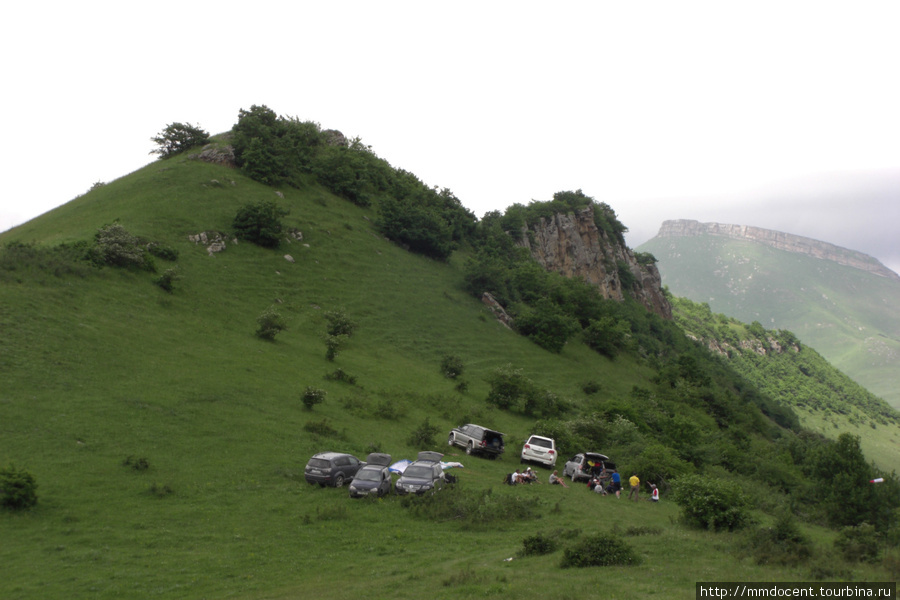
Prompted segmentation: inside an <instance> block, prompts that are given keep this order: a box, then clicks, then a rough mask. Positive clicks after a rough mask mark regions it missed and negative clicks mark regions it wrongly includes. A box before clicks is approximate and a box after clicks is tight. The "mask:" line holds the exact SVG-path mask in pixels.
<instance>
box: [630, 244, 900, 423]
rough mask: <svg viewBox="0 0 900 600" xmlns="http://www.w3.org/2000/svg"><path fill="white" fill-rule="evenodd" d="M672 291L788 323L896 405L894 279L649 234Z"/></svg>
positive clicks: (899, 293) (753, 247) (899, 350)
mask: <svg viewBox="0 0 900 600" xmlns="http://www.w3.org/2000/svg"><path fill="white" fill-rule="evenodd" d="M639 250H641V251H644V252H650V253H652V254H653V255H654V256H656V258H657V259H658V261H659V263H658V265H657V266H658V267H659V271H660V273H661V274H662V277H663V283H664V284H665V285H666V286H668V288H669V289H670V290H671V291H672V293H673V294H674V295H676V296H683V297H685V298H690V299H691V300H694V301H695V302H705V303H708V304H709V306H710V308H711V309H712V310H713V311H714V312H717V313H722V314H726V315H728V316H731V317H734V318H736V319H739V320H741V321H743V322H745V323H752V322H753V321H758V322H759V323H761V324H762V325H763V326H764V327H766V328H769V329H788V330H790V331H792V332H794V333H795V334H797V335H798V336H799V337H800V339H802V340H803V341H804V343H806V344H808V345H811V346H813V347H814V348H816V350H818V351H819V352H820V353H821V354H822V355H823V356H825V357H826V358H827V359H828V360H829V361H830V362H831V363H832V364H833V365H834V366H835V367H837V368H838V369H840V370H841V371H843V372H845V373H847V374H848V375H850V376H851V377H853V379H855V380H856V381H858V382H859V383H860V384H861V385H863V386H864V387H866V389H868V390H870V391H871V392H872V393H874V394H876V395H877V396H880V397H881V398H884V399H885V400H886V401H887V402H888V403H889V404H891V405H892V406H894V407H895V408H900V390H898V389H897V385H896V383H897V372H898V369H900V319H898V318H897V311H896V306H898V304H900V283H898V282H897V281H895V280H891V279H887V278H884V277H879V276H876V275H873V274H871V273H867V272H864V271H861V270H858V269H854V268H851V267H847V266H842V265H839V264H836V263H833V262H830V261H827V260H820V259H817V258H812V257H810V256H806V255H801V254H794V253H790V252H786V251H782V250H777V249H774V248H770V247H768V246H765V245H763V244H759V243H754V242H750V241H740V240H734V239H727V238H723V237H716V236H712V235H700V236H696V237H667V238H653V239H651V240H649V241H648V242H646V243H644V244H642V245H641V246H640V248H639Z"/></svg>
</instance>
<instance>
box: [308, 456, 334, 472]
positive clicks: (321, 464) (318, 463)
mask: <svg viewBox="0 0 900 600" xmlns="http://www.w3.org/2000/svg"><path fill="white" fill-rule="evenodd" d="M309 466H311V467H315V468H317V469H330V468H331V463H330V462H328V461H327V460H325V459H324V458H311V459H309Z"/></svg>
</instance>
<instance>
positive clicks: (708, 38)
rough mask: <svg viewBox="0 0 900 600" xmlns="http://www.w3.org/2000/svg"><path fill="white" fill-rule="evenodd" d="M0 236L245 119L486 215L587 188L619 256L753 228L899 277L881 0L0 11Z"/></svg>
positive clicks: (49, 6)
mask: <svg viewBox="0 0 900 600" xmlns="http://www.w3.org/2000/svg"><path fill="white" fill-rule="evenodd" d="M3 13H4V18H3V19H2V25H0V33H2V35H0V51H2V56H3V58H2V60H3V67H4V68H3V79H4V90H5V91H4V93H3V94H2V97H0V107H2V109H3V110H2V114H3V115H4V116H5V118H6V123H5V125H6V127H5V128H4V129H5V136H4V143H2V144H0V165H2V167H0V168H2V178H3V188H2V189H3V197H2V198H0V230H2V229H6V228H8V227H11V226H13V225H15V224H17V223H20V222H23V221H25V220H28V219H31V218H33V217H34V216H36V215H38V214H41V213H43V212H46V211H47V210H50V209H52V208H53V207H55V206H58V205H60V204H63V203H65V202H67V201H69V200H71V199H72V198H74V197H75V196H77V195H79V194H82V193H84V192H86V191H87V190H88V189H89V188H90V186H91V185H92V184H93V183H94V182H96V181H110V180H112V179H115V178H118V177H121V176H123V175H126V174H128V173H129V172H131V171H134V170H136V169H138V168H140V167H142V166H143V165H145V164H147V163H148V162H150V161H152V160H153V157H152V156H150V155H149V154H148V153H149V152H150V150H152V149H153V148H154V145H153V144H152V142H150V138H151V137H152V136H154V135H156V134H157V133H158V132H160V131H161V130H162V129H163V128H164V127H165V126H166V125H167V124H169V123H172V122H174V121H182V122H191V123H193V124H195V125H200V126H201V127H203V128H204V129H206V130H207V131H209V132H210V133H220V132H223V131H226V130H228V129H230V128H231V126H232V125H233V124H234V123H235V121H236V120H237V115H238V111H239V109H241V108H245V109H247V108H250V106H251V105H253V104H265V105H267V106H269V107H270V108H272V109H273V110H275V111H276V112H277V113H279V114H282V115H290V116H296V117H298V118H300V119H303V120H312V121H316V122H319V123H320V124H321V125H322V126H323V127H325V128H335V129H340V130H341V131H343V132H344V133H345V134H346V135H348V136H357V135H358V136H360V137H362V139H363V141H364V142H366V143H368V144H371V145H372V147H373V149H374V150H375V152H376V153H378V155H379V156H382V157H383V158H385V159H387V160H388V161H390V162H391V164H393V165H394V166H396V167H401V168H404V169H406V170H408V171H411V172H413V173H415V174H416V175H417V176H419V177H420V178H421V179H422V180H423V181H425V182H426V183H428V184H430V185H439V186H441V187H449V188H450V189H451V190H453V191H454V193H455V194H456V195H457V196H458V197H459V198H460V199H461V200H462V202H463V204H465V205H466V206H467V207H468V208H470V209H471V210H472V211H473V212H475V213H476V214H477V215H478V216H479V217H480V216H482V215H483V214H484V213H485V212H487V211H489V210H503V209H504V208H506V207H507V206H509V205H510V204H513V203H516V202H520V203H528V202H529V201H530V200H532V199H536V200H546V199H549V198H550V197H551V196H552V194H553V193H554V192H556V191H559V190H566V189H578V188H580V189H582V190H583V191H584V192H585V193H586V194H588V195H590V196H593V197H594V198H596V199H597V200H601V201H604V202H607V203H608V204H610V205H611V206H612V207H613V208H614V209H615V210H616V212H617V213H618V215H619V218H620V220H621V221H622V222H623V223H624V224H625V225H626V226H627V227H628V228H629V229H630V230H631V231H630V233H629V235H628V237H627V240H628V242H629V244H630V245H632V246H636V245H639V244H640V243H642V242H643V241H646V240H647V239H649V238H650V237H652V236H653V235H654V234H655V233H656V231H657V230H658V228H659V225H660V223H661V222H662V221H663V220H665V219H677V218H684V219H697V220H700V221H718V222H725V223H739V224H744V225H753V226H759V227H767V228H771V229H777V230H780V231H786V232H789V233H794V234H797V235H805V236H809V237H813V238H817V239H822V240H824V241H827V242H831V243H835V244H838V245H841V246H845V247H848V248H851V249H854V250H859V251H862V252H866V253H867V254H871V255H873V256H875V257H876V258H878V259H879V260H881V261H882V262H884V263H885V264H886V265H887V266H889V267H891V268H892V269H894V270H895V271H898V270H900V244H898V243H897V242H896V241H895V240H896V239H897V235H896V233H895V231H894V230H895V228H896V223H897V222H898V217H900V215H898V210H900V209H898V206H900V144H898V143H897V140H900V110H898V108H897V107H898V106H900V84H898V83H897V76H896V73H897V70H898V65H897V63H898V57H900V36H898V35H896V27H895V25H896V23H897V22H898V17H900V5H898V4H897V3H896V2H893V1H890V2H887V1H886V2H861V3H853V4H849V3H841V4H837V3H828V2H824V3H823V2H790V1H787V2H756V3H752V4H749V3H747V4H736V3H724V2H677V3H673V2H644V3H640V4H635V3H613V2H567V3H556V4H551V3H537V2H491V3H487V2H465V1H462V2H454V3H441V4H438V3H424V2H408V1H398V2H389V3H374V2H356V1H353V2H329V3H324V2H319V3H312V2H292V3H288V2H268V1H266V0H261V1H259V2H255V3H251V4H247V3H240V4H238V3H236V2H207V1H194V2H172V1H168V0H164V1H160V2H154V3H121V2H93V1H91V0H87V1H85V2H80V3H62V2H49V3H46V2H45V3H14V5H13V6H12V7H6V8H4V9H3Z"/></svg>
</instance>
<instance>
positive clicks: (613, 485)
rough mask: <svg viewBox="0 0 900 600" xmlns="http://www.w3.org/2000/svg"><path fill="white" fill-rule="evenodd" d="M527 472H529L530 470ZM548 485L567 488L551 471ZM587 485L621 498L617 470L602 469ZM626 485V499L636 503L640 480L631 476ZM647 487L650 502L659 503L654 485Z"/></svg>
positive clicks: (598, 491) (591, 488)
mask: <svg viewBox="0 0 900 600" xmlns="http://www.w3.org/2000/svg"><path fill="white" fill-rule="evenodd" d="M528 470H529V471H530V470H531V469H528ZM532 475H534V473H532ZM550 483H551V484H552V485H561V486H562V487H566V488H567V487H569V486H567V485H566V482H565V481H563V478H562V477H560V476H559V471H553V473H551V474H550ZM587 485H588V489H590V490H591V491H593V492H596V493H598V494H601V495H603V496H607V495H609V494H615V495H616V498H621V497H622V477H621V475H619V471H618V470H617V469H612V470H611V471H607V470H606V469H605V468H603V469H601V470H599V471H598V472H595V473H592V474H591V478H590V479H589V480H588V484H587ZM628 485H629V486H631V490H630V492H629V493H628V499H629V500H634V501H635V502H637V500H638V497H639V496H640V493H641V480H640V478H639V477H638V476H637V473H632V474H631V477H629V478H628ZM648 485H649V486H650V500H651V501H653V502H659V490H658V489H657V488H656V485H655V484H652V483H650V484H648Z"/></svg>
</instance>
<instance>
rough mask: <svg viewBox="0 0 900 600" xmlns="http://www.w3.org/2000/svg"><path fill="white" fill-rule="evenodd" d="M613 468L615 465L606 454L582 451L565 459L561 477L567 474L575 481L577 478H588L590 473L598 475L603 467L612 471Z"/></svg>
mask: <svg viewBox="0 0 900 600" xmlns="http://www.w3.org/2000/svg"><path fill="white" fill-rule="evenodd" d="M615 468H616V465H615V464H614V463H612V462H610V460H609V457H608V456H604V455H603V454H598V453H597V452H583V453H581V454H576V455H575V456H573V457H572V458H570V459H569V460H567V461H566V466H565V469H564V470H563V477H565V476H569V477H571V478H572V481H573V482H575V481H578V480H579V479H590V478H591V475H599V474H600V473H601V472H602V471H603V469H606V470H607V471H612V470H613V469H615Z"/></svg>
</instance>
